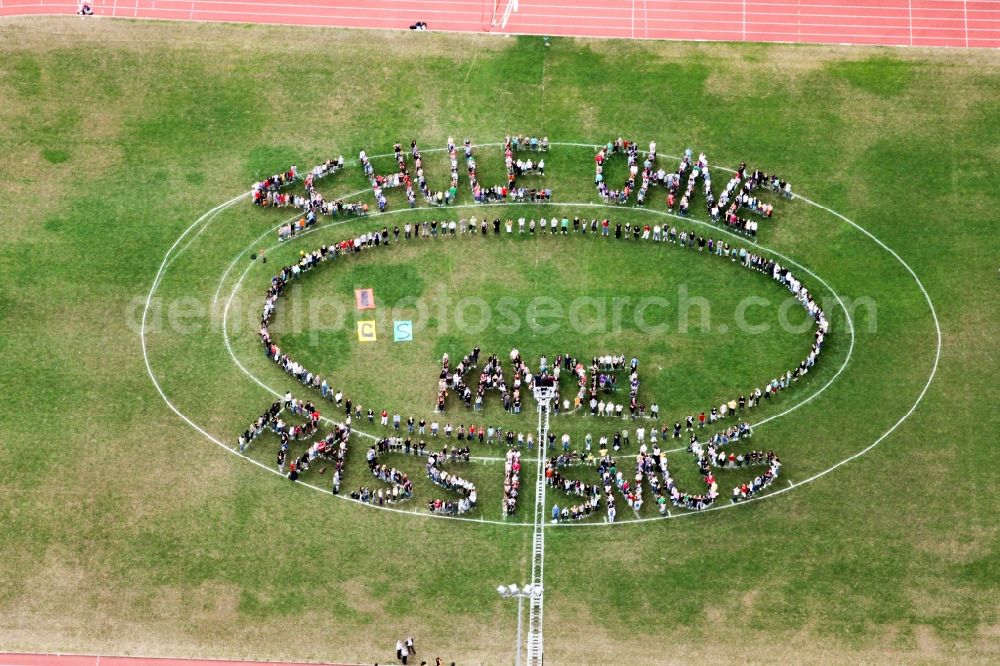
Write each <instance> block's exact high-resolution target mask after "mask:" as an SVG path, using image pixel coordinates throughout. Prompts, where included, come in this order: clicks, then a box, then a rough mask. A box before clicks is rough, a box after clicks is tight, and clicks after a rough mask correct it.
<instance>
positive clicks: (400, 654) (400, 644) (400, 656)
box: [396, 641, 403, 661]
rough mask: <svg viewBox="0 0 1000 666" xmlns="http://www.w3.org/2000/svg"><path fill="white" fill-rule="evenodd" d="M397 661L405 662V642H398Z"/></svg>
mask: <svg viewBox="0 0 1000 666" xmlns="http://www.w3.org/2000/svg"><path fill="white" fill-rule="evenodd" d="M396 659H397V661H402V660H403V641H396Z"/></svg>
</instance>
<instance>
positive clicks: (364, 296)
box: [354, 288, 375, 310]
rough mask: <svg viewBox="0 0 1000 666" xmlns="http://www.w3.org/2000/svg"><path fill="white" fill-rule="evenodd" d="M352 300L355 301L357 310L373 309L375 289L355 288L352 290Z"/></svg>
mask: <svg viewBox="0 0 1000 666" xmlns="http://www.w3.org/2000/svg"><path fill="white" fill-rule="evenodd" d="M354 300H355V302H356V303H357V306H358V309H359V310H374V309H375V290H374V289H371V288H368V289H355V290H354Z"/></svg>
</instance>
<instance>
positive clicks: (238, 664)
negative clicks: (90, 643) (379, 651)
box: [0, 652, 358, 666]
mask: <svg viewBox="0 0 1000 666" xmlns="http://www.w3.org/2000/svg"><path fill="white" fill-rule="evenodd" d="M0 666H316V665H315V664H295V663H284V662H275V661H229V660H210V659H166V658H159V657H106V656H103V655H82V654H22V653H18V652H0ZM326 666H358V665H356V664H327V665H326Z"/></svg>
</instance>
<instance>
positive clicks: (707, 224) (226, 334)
mask: <svg viewBox="0 0 1000 666" xmlns="http://www.w3.org/2000/svg"><path fill="white" fill-rule="evenodd" d="M507 205H509V204H505V203H497V204H458V205H455V206H449V207H448V208H449V209H460V208H482V207H484V206H496V207H504V206H507ZM546 205H552V206H565V207H584V208H600V209H611V210H620V209H621V208H620V207H617V206H607V205H605V204H595V203H561V204H546ZM411 210H413V209H409V208H403V209H397V210H390V211H387V212H384V213H375V214H373V215H370V216H369V217H372V218H378V217H382V216H386V215H392V214H399V213H406V212H410V211H411ZM626 210H634V211H642V212H644V213H649V214H654V215H661V216H664V217H671V218H675V219H679V220H684V221H687V222H693V223H695V224H698V225H702V226H705V227H708V228H710V229H715V230H719V231H724V232H725V233H727V234H728V235H730V236H732V237H733V238H736V239H740V240H749V239H746V238H745V237H743V236H740V235H739V234H736V233H734V232H732V231H729V230H728V229H721V228H719V227H717V226H716V225H713V224H712V223H710V222H705V221H702V220H698V219H694V218H687V217H683V216H679V215H676V214H672V213H667V212H665V211H658V210H650V209H645V208H633V209H626ZM350 221H353V220H352V218H347V219H344V220H337V221H335V222H332V223H331V224H327V225H324V226H322V227H315V228H313V229H310V230H308V231H306V232H304V233H302V234H299V235H298V236H296V237H295V238H293V239H291V240H290V241H288V242H294V241H295V240H297V239H300V238H302V237H303V236H306V235H307V234H310V233H314V232H317V231H322V230H324V229H329V228H331V227H333V226H337V225H340V224H344V223H346V222H350ZM288 242H283V241H279V242H278V243H275V244H273V245H271V246H269V247H268V248H266V251H271V250H273V249H275V248H278V247H285V246H287V245H288ZM753 245H754V246H755V247H757V248H760V249H761V250H763V251H766V252H769V253H771V254H773V255H774V256H776V257H779V258H781V259H782V260H784V261H786V262H788V263H789V264H791V265H793V266H795V267H797V268H799V269H801V270H803V271H805V272H806V273H808V274H809V275H810V276H812V277H813V278H815V279H816V280H817V281H818V282H819V283H820V284H822V285H823V287H824V288H826V290H827V291H829V292H830V293H831V294H832V295H833V296H834V298H836V299H837V302H838V303H839V304H840V308H841V310H843V312H844V317H845V320H846V321H847V327H848V331H849V333H850V344H849V347H848V350H847V355H846V356H845V358H844V361H843V363H841V365H840V367H839V368H837V371H836V372H835V373H834V375H833V376H832V377H831V378H830V379H829V380H828V381H827V382H826V383H825V384H824V385H823V386H821V387H820V388H819V389H818V390H816V391H814V392H812V393H808V394H806V397H805V398H803V399H801V400H799V401H798V402H796V403H794V404H793V405H792V406H791V407H789V408H788V409H786V410H784V411H782V412H779V413H778V414H773V415H771V416H769V417H767V418H764V419H762V420H760V421H758V422H757V423H752V424H751V426H752V427H754V428H758V427H760V426H762V425H765V424H766V423H769V422H771V421H774V420H775V419H778V418H781V417H782V416H786V415H788V414H791V413H792V412H794V411H795V410H796V409H798V408H800V407H802V406H803V405H805V404H806V403H808V402H810V401H812V400H813V399H814V398H816V397H817V396H818V395H820V394H821V393H823V392H824V391H826V389H828V388H829V387H830V386H831V385H833V383H834V382H835V381H836V380H837V379H838V378H839V377H840V375H841V373H843V371H844V370H845V369H846V368H847V366H848V364H849V363H850V361H851V357H852V355H853V353H854V342H855V330H854V322H853V320H852V319H851V315H850V312H848V310H847V306H846V305H845V304H844V301H843V299H842V298H841V297H840V294H838V293H837V292H836V291H835V290H834V289H833V287H831V286H830V285H829V283H827V282H826V280H824V279H823V278H822V277H820V276H819V275H817V274H816V273H815V272H813V271H812V270H810V269H809V268H807V267H805V266H803V265H802V264H800V263H799V262H797V261H795V260H794V259H791V258H790V257H788V256H786V255H784V254H782V253H781V252H778V251H777V250H772V249H771V248H769V247H767V246H765V245H760V244H759V243H756V242H754V243H753ZM243 252H244V253H245V252H246V250H245V249H244V251H243ZM241 254H242V253H241ZM252 267H253V264H248V265H247V268H246V269H245V270H244V271H243V274H242V275H241V276H240V278H239V280H237V282H236V284H235V285H234V286H233V290H232V291H231V292H230V295H229V300H228V302H227V303H226V307H225V311H224V312H223V318H222V334H223V338H224V340H225V343H226V349H227V350H228V351H229V355H230V357H232V359H233V361H234V362H235V363H236V365H237V366H238V367H239V368H240V370H242V371H243V372H244V374H246V375H247V376H248V377H249V378H250V379H252V380H253V381H255V382H256V383H257V384H258V385H259V386H261V388H263V389H265V390H266V391H269V392H270V393H272V394H274V395H276V396H279V397H280V394H279V393H277V392H276V391H275V390H274V389H273V388H271V387H270V386H268V385H266V384H264V383H263V382H262V381H261V380H260V379H258V378H257V377H256V376H255V375H254V374H253V373H251V372H249V371H248V370H247V369H246V368H245V367H244V366H243V364H242V363H240V362H239V360H238V359H237V358H236V354H235V352H234V351H233V348H232V345H231V344H230V341H229V331H228V327H227V323H226V322H227V321H228V312H229V306H230V304H231V303H232V301H233V297H234V296H235V295H236V292H237V291H239V289H240V286H241V284H242V282H243V279H244V278H245V277H246V275H247V273H248V272H249V271H250V269H251V268H252ZM220 286H221V285H220ZM362 434H365V433H362ZM681 450H683V449H681Z"/></svg>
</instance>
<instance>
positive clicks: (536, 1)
mask: <svg viewBox="0 0 1000 666" xmlns="http://www.w3.org/2000/svg"><path fill="white" fill-rule="evenodd" d="M508 1H510V0H93V1H92V3H91V4H92V6H93V9H94V13H95V14H96V15H98V16H112V17H126V18H153V19H180V20H188V21H230V22H239V23H274V24H291V25H322V26H340V27H347V28H390V29H405V28H408V27H409V26H410V24H412V23H414V22H416V21H425V22H426V23H427V24H428V26H429V27H430V29H431V30H445V31H460V32H490V31H493V32H499V31H500V30H499V28H497V27H495V26H493V25H491V23H492V19H493V18H494V16H499V15H501V14H502V13H503V10H504V8H505V7H506V4H507V2H508ZM76 10H77V0H0V16H14V15H25V14H72V13H74V12H75V11H76ZM503 32H505V33H511V34H532V35H576V36H587V37H627V38H637V39H684V40H691V39H695V40H711V41H754V42H804V43H837V44H884V45H892V46H952V47H985V48H1000V0H520V7H519V9H518V10H517V11H516V12H514V13H513V14H512V15H511V16H510V20H509V22H508V24H507V26H506V28H505V29H504V30H503Z"/></svg>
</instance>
